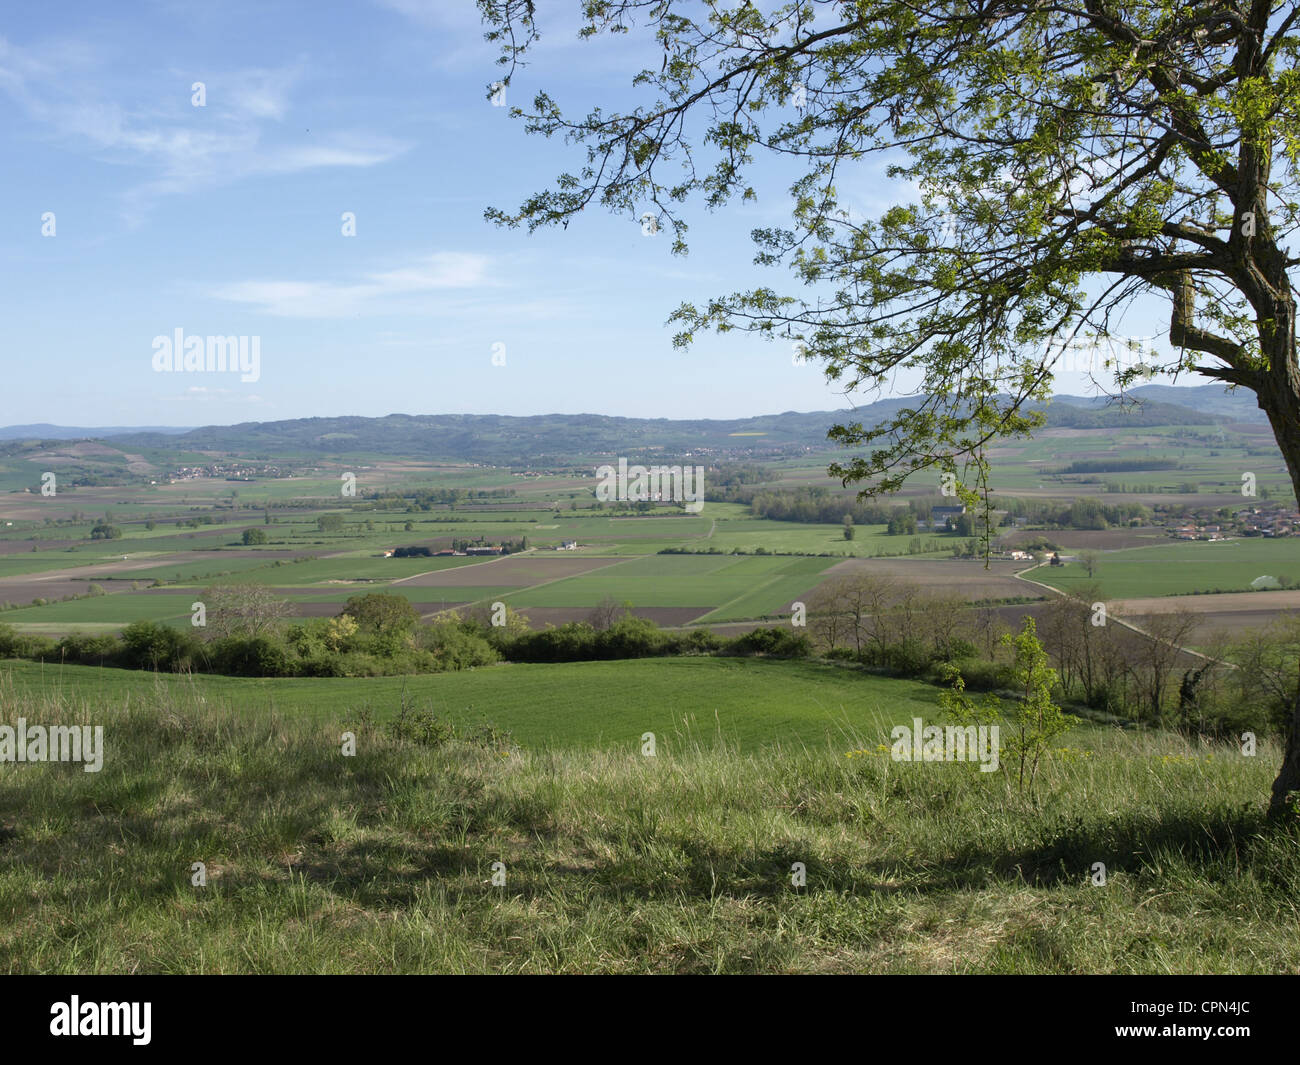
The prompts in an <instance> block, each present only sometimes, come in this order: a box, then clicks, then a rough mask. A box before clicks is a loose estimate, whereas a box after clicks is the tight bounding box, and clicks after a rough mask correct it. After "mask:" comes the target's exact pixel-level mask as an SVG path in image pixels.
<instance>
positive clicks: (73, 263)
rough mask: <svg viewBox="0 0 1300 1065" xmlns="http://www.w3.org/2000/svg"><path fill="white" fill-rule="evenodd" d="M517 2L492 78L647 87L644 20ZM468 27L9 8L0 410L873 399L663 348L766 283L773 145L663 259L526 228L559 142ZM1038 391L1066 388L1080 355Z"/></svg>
mask: <svg viewBox="0 0 1300 1065" xmlns="http://www.w3.org/2000/svg"><path fill="white" fill-rule="evenodd" d="M538 6H539V7H540V8H542V11H543V15H542V18H541V29H542V32H543V40H542V43H541V45H540V46H539V47H538V49H537V50H536V52H535V54H534V55H533V56H532V60H531V62H530V65H529V66H528V67H527V68H525V69H524V70H522V71H520V72H519V73H517V74H516V76H515V78H514V80H513V81H512V83H511V86H510V88H509V90H508V91H507V95H506V101H505V102H506V104H507V105H516V104H524V103H526V102H528V101H530V100H531V98H532V96H533V94H534V93H535V92H536V91H538V90H539V89H545V90H546V91H547V92H548V93H550V94H551V95H552V96H553V97H554V98H555V99H557V100H558V101H559V102H560V104H561V105H562V106H563V107H564V108H565V109H566V110H567V111H571V112H572V113H575V114H581V113H585V112H586V111H587V110H588V109H589V108H590V107H591V106H593V105H596V104H599V105H601V106H603V107H605V108H606V109H612V108H615V107H619V106H623V107H627V106H630V105H631V104H632V103H634V102H636V101H638V100H642V101H645V102H648V101H647V100H646V98H645V97H642V96H637V95H635V94H634V90H633V88H632V86H631V78H632V74H633V73H634V72H635V71H636V70H638V69H640V68H641V67H642V66H643V65H655V66H657V64H658V58H659V57H660V56H661V55H662V52H658V51H655V50H654V47H653V42H649V41H647V40H646V39H644V38H643V37H638V36H636V35H628V36H625V37H619V38H604V39H600V40H597V41H579V40H578V39H577V38H576V36H575V33H574V31H575V29H576V27H577V25H578V23H577V19H576V9H577V6H578V5H577V2H576V0H572V2H568V3H564V2H561V0H546V3H545V5H542V4H539V5H538ZM565 19H568V20H569V21H567V22H566V21H565ZM482 32H483V28H482V26H481V24H480V22H479V17H478V13H477V10H476V8H475V5H474V3H473V2H472V0H341V2H338V3H328V4H321V3H319V2H318V0H313V2H310V3H302V2H294V0H287V2H282V0H277V2H274V3H265V2H262V0H258V2H249V0H233V2H224V0H223V2H222V3H220V4H212V3H209V2H206V0H205V2H201V3H192V2H188V0H167V2H159V0H154V2H144V3H136V4H130V5H126V4H120V5H119V4H108V5H106V4H103V3H99V2H86V3H75V2H67V3H58V4H49V5H21V6H20V5H13V6H11V7H10V8H9V9H8V11H7V12H6V13H5V15H4V16H3V20H0V99H2V100H3V103H4V105H5V106H3V107H0V168H3V169H2V173H3V184H4V188H5V190H6V194H5V208H4V210H3V211H0V312H2V314H3V321H4V331H3V338H4V347H5V353H4V355H3V359H4V377H3V380H4V387H3V390H0V425H11V424H29V423H38V422H51V423H55V424H60V425H79V426H119V425H122V426H126V425H171V426H199V425H211V424H234V423H239V422H250V421H274V420H279V419H286V418H304V417H330V416H339V415H364V416H380V415H385V414H390V413H403V414H444V413H453V414H454V413H470V414H508V415H528V414H547V413H568V414H578V413H594V414H607V415H622V416H629V417H647V418H741V417H748V416H753V415H759V414H770V413H776V412H781V411H788V410H797V411H815V410H837V409H842V408H845V407H848V406H852V405H854V404H855V403H863V402H870V401H871V399H873V398H878V397H876V396H872V395H859V396H845V395H844V394H843V393H842V387H843V386H842V385H839V384H832V383H828V382H827V381H826V380H825V378H824V377H823V375H822V373H821V371H820V369H819V368H818V367H817V365H816V364H814V363H810V362H804V363H801V362H800V360H798V359H797V358H796V357H794V352H793V351H792V350H791V348H790V345H789V344H788V343H786V342H777V343H771V344H769V343H764V342H763V341H761V340H757V339H756V338H753V337H746V336H741V335H739V334H730V335H728V336H725V337H712V336H706V337H701V338H699V339H697V341H696V343H695V344H694V345H693V346H692V347H691V348H690V349H688V350H687V351H684V352H683V351H679V350H677V349H674V348H673V346H672V337H673V332H674V330H673V327H672V326H671V325H670V324H668V322H667V319H668V317H669V315H670V314H671V313H672V311H673V310H674V309H675V308H676V307H677V306H678V305H679V304H680V303H682V302H683V301H694V302H701V301H704V300H707V299H708V298H709V297H711V296H716V295H720V294H723V293H728V292H732V291H736V290H739V289H743V288H746V287H749V286H750V285H752V284H756V283H766V284H771V285H774V286H775V287H778V288H779V289H781V290H784V291H787V292H796V291H797V286H796V285H795V284H794V283H793V282H792V281H790V280H789V275H788V274H787V273H785V272H784V271H779V270H770V269H760V268H758V267H755V266H754V265H753V264H752V258H753V248H752V244H751V242H750V239H749V233H750V231H751V230H752V229H754V228H755V227H756V226H767V225H774V224H781V223H784V222H786V221H788V218H789V214H788V210H789V202H788V198H787V197H786V196H785V195H784V189H785V187H786V185H787V184H788V175H786V174H782V173H780V172H779V171H778V170H777V169H776V165H775V164H769V163H766V162H762V161H760V163H759V166H758V169H757V171H756V176H757V184H758V187H759V190H760V197H759V200H758V202H757V203H756V204H746V205H743V206H742V205H736V206H734V207H730V208H728V209H726V210H722V211H719V212H716V213H714V214H710V213H707V212H706V211H705V210H704V209H703V207H701V206H700V205H698V204H695V205H691V206H689V207H688V208H687V211H686V218H687V220H688V221H689V222H690V224H691V232H690V236H689V239H690V242H691V251H690V254H689V255H688V256H686V257H680V256H674V255H673V254H672V253H671V251H670V246H669V244H670V238H669V236H668V235H667V234H666V233H659V234H654V235H650V236H647V235H646V234H645V233H644V232H643V230H642V227H641V225H640V224H639V222H638V221H637V220H636V219H635V218H632V217H630V216H621V217H620V216H614V215H611V214H608V213H603V212H601V211H600V210H599V209H596V208H591V209H588V210H587V211H585V212H583V214H582V215H580V216H579V217H577V218H575V219H574V220H573V222H572V223H571V224H570V226H569V227H568V228H567V229H563V230H558V229H557V230H538V231H537V232H536V233H534V234H531V235H530V234H528V233H527V232H526V231H525V230H508V229H502V228H499V227H497V226H495V225H493V224H492V223H489V222H487V221H485V220H484V218H483V212H484V210H485V208H487V207H489V206H495V207H499V208H503V209H511V208H515V207H517V206H518V204H519V203H520V202H521V201H522V200H523V199H524V198H525V197H526V196H528V195H529V194H531V193H534V192H537V191H540V190H541V189H543V188H546V187H548V186H549V185H550V183H551V182H552V181H553V179H554V178H555V176H556V175H557V174H559V173H560V172H562V171H563V170H566V169H577V168H578V167H579V166H580V165H581V162H582V158H583V156H582V154H581V153H582V151H583V149H582V148H580V147H573V146H566V145H564V144H562V143H559V142H552V141H545V140H542V139H540V138H537V137H530V136H528V135H526V134H525V133H524V131H523V127H522V123H521V122H519V121H517V120H512V119H511V118H510V117H509V114H508V107H497V106H493V104H492V102H491V101H490V100H489V99H488V96H487V93H488V85H489V83H491V82H493V81H494V80H495V79H496V78H498V77H499V76H500V68H498V67H497V66H496V65H495V64H494V60H495V58H496V55H497V52H496V46H495V45H492V44H489V43H487V42H485V41H484V40H483V39H482ZM196 83H201V86H202V88H201V90H200V89H196ZM200 92H201V95H196V94H199V93H200ZM199 103H201V106H199V105H198V104H199ZM884 167H885V161H883V160H880V159H874V160H871V161H868V162H864V163H863V164H861V166H860V167H859V168H858V169H857V170H855V171H852V172H850V173H847V174H846V175H845V176H844V183H845V185H846V186H847V187H848V188H849V191H850V193H851V194H852V195H855V196H856V198H857V202H858V204H859V205H860V206H861V207H862V208H863V209H865V210H872V211H875V212H879V211H880V210H882V209H883V208H884V207H886V206H888V204H889V203H890V202H894V201H896V200H899V199H905V198H906V196H905V195H903V193H905V191H906V190H896V189H891V188H890V186H889V182H888V180H887V179H886V178H885V176H884V173H883V171H884ZM349 219H350V221H349ZM348 229H352V230H353V231H354V235H349V234H347V233H346V232H345V231H346V230H348ZM177 330H180V331H181V339H182V341H183V340H184V339H185V338H189V337H198V338H205V337H207V336H223V337H230V336H236V337H246V338H249V339H248V341H247V344H248V347H247V348H246V351H247V353H248V355H249V357H250V358H251V352H252V350H253V347H252V345H253V343H254V341H255V342H256V351H257V355H258V359H257V363H256V366H255V367H254V366H253V364H252V363H251V362H250V363H248V364H247V368H248V372H241V373H231V372H206V371H204V372H195V371H185V372H176V371H173V370H170V369H168V368H167V366H168V365H169V364H168V363H167V362H166V361H165V360H164V357H165V356H166V355H167V354H168V351H167V344H169V343H172V342H173V338H174V337H175V336H176V333H177ZM159 338H163V339H159ZM160 365H161V368H160ZM1189 383H1201V382H1189ZM1057 390H1058V391H1060V392H1072V393H1076V394H1087V393H1089V392H1092V391H1095V390H1093V389H1090V387H1089V385H1088V383H1087V380H1086V377H1085V376H1084V375H1082V374H1073V375H1071V374H1066V375H1065V376H1064V377H1062V378H1060V379H1059V381H1058V388H1057Z"/></svg>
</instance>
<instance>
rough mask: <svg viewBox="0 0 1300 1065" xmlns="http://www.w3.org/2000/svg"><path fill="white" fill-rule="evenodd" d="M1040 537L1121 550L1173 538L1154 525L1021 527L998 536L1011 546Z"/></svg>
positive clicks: (1080, 546) (1077, 546)
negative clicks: (1135, 527)
mask: <svg viewBox="0 0 1300 1065" xmlns="http://www.w3.org/2000/svg"><path fill="white" fill-rule="evenodd" d="M1039 537H1046V538H1047V539H1048V540H1050V541H1052V543H1054V544H1060V545H1061V546H1062V547H1067V548H1070V549H1072V550H1076V551H1121V550H1123V549H1124V548H1127V547H1153V546H1155V545H1156V544H1162V543H1166V542H1172V541H1170V539H1169V534H1168V533H1166V532H1165V530H1164V529H1161V528H1159V527H1154V526H1153V527H1149V528H1141V529H1059V530H1058V529H1052V530H1049V531H1047V532H1038V531H1030V530H1027V529H1018V530H1016V531H1015V532H1010V531H1008V532H1005V533H1000V534H999V535H998V539H999V540H1001V541H1003V542H1005V543H1007V544H1009V545H1010V546H1012V547H1017V546H1019V545H1020V544H1023V543H1028V542H1029V541H1030V540H1035V539H1037V538H1039Z"/></svg>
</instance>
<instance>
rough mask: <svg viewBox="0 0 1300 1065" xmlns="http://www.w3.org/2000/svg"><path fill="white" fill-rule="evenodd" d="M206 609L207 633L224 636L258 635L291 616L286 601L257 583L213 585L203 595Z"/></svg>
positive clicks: (216, 637)
mask: <svg viewBox="0 0 1300 1065" xmlns="http://www.w3.org/2000/svg"><path fill="white" fill-rule="evenodd" d="M202 602H203V604H204V605H205V606H206V608H207V625H206V629H207V633H208V635H209V636H211V637H213V638H214V639H220V638H222V637H225V636H246V637H252V636H260V635H262V634H264V633H266V632H268V631H269V630H271V629H273V628H274V627H275V626H276V625H277V624H278V623H279V622H280V621H282V620H283V619H284V618H287V617H288V616H289V615H290V614H291V613H292V609H293V608H292V606H291V605H290V603H289V601H288V600H287V599H282V598H281V597H280V596H278V595H275V594H274V593H273V592H272V591H271V590H270V589H269V588H266V587H264V586H262V585H260V584H214V585H212V586H211V587H209V588H207V589H205V590H204V592H203V599H202Z"/></svg>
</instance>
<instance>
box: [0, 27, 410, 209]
mask: <svg viewBox="0 0 1300 1065" xmlns="http://www.w3.org/2000/svg"><path fill="white" fill-rule="evenodd" d="M111 69H112V57H110V56H105V55H101V54H99V53H97V52H96V51H95V50H94V49H92V48H90V47H88V46H78V45H72V44H66V43H61V44H58V45H50V46H46V47H44V48H42V49H39V50H37V49H22V48H18V47H16V46H15V45H13V44H11V43H10V42H9V41H7V40H5V39H4V38H3V37H0V91H4V92H6V93H8V94H9V95H10V96H11V97H13V98H14V99H15V100H16V101H17V102H18V103H19V105H20V106H21V107H22V108H23V109H24V110H25V111H26V113H27V114H28V115H29V116H30V117H31V118H33V119H34V120H36V121H38V122H41V123H43V124H44V125H45V126H47V127H48V128H49V129H50V131H51V133H52V135H53V136H54V137H55V138H56V139H59V140H62V141H64V142H66V143H67V144H68V145H69V146H70V147H72V148H74V149H78V148H79V149H81V150H84V151H88V152H89V153H91V154H94V155H96V156H98V157H99V158H101V159H103V160H104V161H106V162H110V163H113V164H116V165H122V166H132V167H138V168H140V169H142V170H145V171H149V172H151V176H150V177H148V178H147V179H146V180H145V181H144V182H143V183H142V184H141V185H139V186H137V187H135V188H133V189H131V190H129V191H128V192H127V193H126V196H125V199H126V202H127V204H128V205H129V206H130V207H131V208H132V209H133V210H135V211H138V210H139V209H140V208H141V207H142V206H144V204H146V203H147V202H148V201H150V200H152V199H153V198H156V197H158V196H162V195H174V194H179V193H185V192H194V191H198V190H201V189H203V188H207V187H211V186H213V185H220V184H227V183H229V182H232V181H239V180H244V179H247V178H250V177H257V176H263V175H283V174H292V173H297V172H299V171H303V170H311V169H317V168H322V167H370V166H376V165H379V164H381V163H384V162H387V161H388V160H390V159H393V158H396V157H397V156H399V155H401V154H402V153H403V152H405V151H406V150H407V149H408V147H409V145H408V144H407V143H405V142H402V141H398V140H395V139H393V138H390V137H384V136H380V135H376V134H374V133H372V132H368V131H366V132H359V131H352V130H340V131H337V132H333V133H330V134H327V135H325V136H323V137H322V136H315V135H312V134H310V133H307V132H306V131H305V130H304V131H303V132H302V133H301V134H294V135H293V136H294V137H296V139H294V140H291V139H288V135H286V134H285V133H282V132H281V131H279V130H276V128H275V125H274V124H275V123H279V122H281V121H282V120H283V119H284V118H285V117H286V115H287V114H288V113H289V112H290V109H291V105H290V91H291V89H292V88H293V87H294V86H295V85H296V84H297V83H298V82H299V81H300V80H301V79H302V78H303V76H304V70H305V64H304V63H303V62H302V61H301V60H300V61H299V62H297V63H295V64H293V65H292V66H288V67H284V68H280V69H264V68H256V69H246V70H236V71H231V72H224V73H223V72H213V73H211V74H197V75H190V74H183V73H182V72H180V71H173V72H172V76H173V77H174V78H175V92H174V94H173V95H172V96H170V97H169V98H167V99H166V100H162V101H153V102H152V103H151V104H147V105H146V104H136V105H134V106H127V105H125V104H123V103H120V102H118V101H116V100H114V99H112V98H111V95H110V92H109V90H108V89H107V88H106V84H107V83H108V82H109V78H110V75H109V72H110V71H111ZM193 81H202V82H203V83H204V84H205V86H206V90H207V106H205V107H193V106H192V105H191V103H190V92H191V89H190V86H191V84H192V82H193ZM271 131H274V132H275V136H274V137H269V136H267V134H268V132H271Z"/></svg>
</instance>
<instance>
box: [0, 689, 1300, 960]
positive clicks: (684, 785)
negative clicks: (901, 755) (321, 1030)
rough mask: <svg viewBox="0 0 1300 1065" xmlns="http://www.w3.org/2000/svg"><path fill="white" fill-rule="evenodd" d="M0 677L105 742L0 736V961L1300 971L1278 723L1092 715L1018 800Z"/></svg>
mask: <svg viewBox="0 0 1300 1065" xmlns="http://www.w3.org/2000/svg"><path fill="white" fill-rule="evenodd" d="M2 694H3V697H4V698H3V702H4V703H5V704H6V706H7V708H8V714H7V715H6V716H8V715H9V714H14V713H22V714H24V715H25V716H26V717H27V718H28V720H29V721H30V722H38V721H39V722H46V723H51V724H54V723H58V724H70V723H75V722H85V723H90V724H94V725H102V726H103V727H104V730H105V748H106V759H105V764H104V768H103V770H102V772H99V773H95V774H91V773H85V772H83V770H82V769H81V767H80V766H77V765H72V764H30V763H29V764H21V765H15V764H7V763H6V764H0V971H6V972H10V973H19V972H21V973H78V974H84V973H120V972H132V973H137V972H140V973H284V972H293V973H304V972H305V973H338V972H367V973H397V972H402V973H405V972H529V973H533V972H570V973H578V972H584V973H595V972H599V973H714V972H743V973H749V972H764V973H768V972H771V973H776V972H781V973H789V972H815V973H836V972H845V973H848V972H866V973H954V972H981V973H988V972H993V973H1011V972H1014V973H1080V972H1090V973H1191V972H1197V973H1205V972H1252V973H1281V972H1289V973H1296V972H1298V971H1300V920H1297V918H1298V917H1300V912H1298V908H1297V904H1296V887H1297V884H1298V883H1300V843H1298V842H1297V839H1296V836H1295V835H1294V834H1288V833H1285V832H1278V831H1276V830H1267V829H1266V828H1265V826H1264V823H1263V821H1262V808H1263V797H1264V795H1265V793H1266V790H1267V786H1268V782H1269V778H1270V777H1271V776H1272V772H1273V769H1274V767H1275V765H1276V761H1277V752H1276V751H1275V750H1273V749H1271V748H1270V749H1266V750H1263V751H1261V756H1260V757H1257V758H1254V759H1243V758H1241V757H1239V756H1237V755H1236V754H1235V753H1234V752H1233V751H1231V750H1229V749H1226V748H1210V747H1202V746H1199V745H1195V744H1190V743H1188V742H1185V741H1183V740H1181V739H1178V738H1175V737H1170V736H1164V735H1154V734H1141V735H1133V734H1123V735H1115V734H1102V735H1099V736H1097V737H1096V742H1095V743H1092V744H1090V745H1089V749H1091V750H1092V751H1093V753H1092V755H1091V756H1088V755H1087V754H1086V753H1081V752H1078V751H1075V752H1066V753H1065V754H1064V755H1062V756H1059V757H1056V758H1053V759H1052V760H1050V761H1049V762H1048V763H1047V765H1046V766H1045V767H1044V770H1043V773H1042V780H1041V784H1040V791H1039V795H1038V797H1037V802H1033V801H1031V800H1030V799H1028V798H1027V797H1025V796H1022V795H1021V794H1020V793H1019V792H1018V791H1017V790H1016V789H1015V787H1014V784H1013V782H1012V779H1011V777H1010V775H1009V774H1006V773H998V774H980V773H978V772H973V771H971V767H969V766H962V765H954V764H942V763H934V764H923V763H917V764H912V763H895V762H892V761H890V760H889V759H888V758H881V757H875V756H870V755H867V756H862V757H854V758H848V757H846V756H845V755H846V750H845V748H844V746H843V745H842V744H840V745H836V744H831V745H826V746H822V747H819V748H808V749H799V748H795V747H784V748H768V749H763V750H756V751H752V752H749V753H744V752H740V751H738V750H736V749H735V748H733V747H730V746H728V745H726V744H723V743H718V742H709V741H704V740H701V741H700V742H697V743H692V744H687V745H685V746H683V747H681V748H680V749H678V750H664V749H663V748H661V749H660V751H659V753H658V754H657V756H656V757H654V758H646V757H642V756H641V755H640V754H639V753H638V751H637V750H636V748H634V747H629V748H623V749H620V750H581V749H545V750H538V749H531V748H528V747H525V748H523V749H518V748H514V747H511V746H508V745H504V744H502V743H500V742H495V741H493V742H483V741H474V740H472V739H470V738H467V737H463V738H460V739H455V740H452V741H451V742H449V743H447V744H446V745H444V746H441V747H436V748H434V747H426V746H420V745H418V744H416V743H414V742H412V741H410V740H399V739H397V738H395V737H394V736H392V735H390V734H389V733H388V732H387V731H386V730H383V729H361V730H360V732H359V734H358V746H357V753H356V755H355V757H344V756H343V755H342V754H341V752H340V746H339V736H340V730H341V727H342V722H341V721H340V720H339V719H338V718H337V717H336V716H334V715H333V714H331V713H329V712H325V711H322V712H320V713H317V714H316V715H312V716H308V715H300V716H297V717H293V718H289V717H285V716H281V715H278V714H270V713H249V712H248V711H247V709H246V708H242V707H241V708H240V709H239V710H234V709H231V708H230V706H228V705H217V704H216V703H214V702H213V701H211V700H208V701H206V702H204V701H203V700H202V699H201V698H200V692H199V691H198V690H197V689H194V688H184V687H182V688H177V689H172V688H169V687H165V686H164V687H160V688H159V689H157V690H156V691H154V692H153V693H152V694H151V695H150V697H149V698H147V699H145V700H144V701H136V702H132V703H131V704H130V705H126V704H125V703H123V702H112V703H106V702H105V701H104V700H101V699H95V700H91V701H87V700H83V699H79V698H78V697H77V696H76V695H74V694H72V693H62V694H57V695H54V694H50V695H39V696H37V695H27V694H21V695H20V694H19V693H17V692H15V691H14V690H13V689H12V688H9V689H7V690H5V691H4V692H3V693H2ZM610 702H611V704H612V703H613V702H614V700H610ZM195 862H203V863H205V866H206V877H207V881H206V885H205V886H194V884H193V883H192V877H193V875H194V874H193V872H192V867H193V863H195ZM497 862H500V863H503V865H502V866H498V867H497V869H498V870H500V871H504V874H505V882H504V885H503V886H494V885H493V884H492V877H493V872H494V866H493V863H497ZM796 862H800V863H803V864H804V866H805V867H806V870H807V884H806V886H804V887H800V888H796V887H794V886H793V885H792V883H791V868H792V866H793V865H794V863H796ZM1095 862H1104V863H1106V867H1107V873H1108V878H1107V882H1106V885H1105V886H1104V887H1093V886H1091V885H1090V884H1089V882H1088V874H1089V870H1090V869H1091V867H1092V866H1093V864H1094V863H1095Z"/></svg>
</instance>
